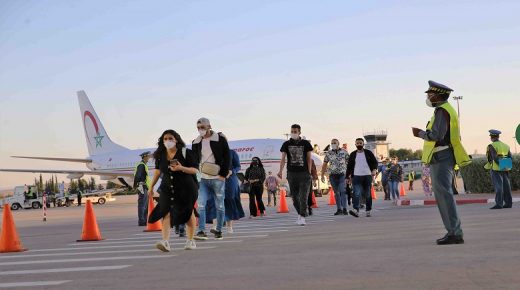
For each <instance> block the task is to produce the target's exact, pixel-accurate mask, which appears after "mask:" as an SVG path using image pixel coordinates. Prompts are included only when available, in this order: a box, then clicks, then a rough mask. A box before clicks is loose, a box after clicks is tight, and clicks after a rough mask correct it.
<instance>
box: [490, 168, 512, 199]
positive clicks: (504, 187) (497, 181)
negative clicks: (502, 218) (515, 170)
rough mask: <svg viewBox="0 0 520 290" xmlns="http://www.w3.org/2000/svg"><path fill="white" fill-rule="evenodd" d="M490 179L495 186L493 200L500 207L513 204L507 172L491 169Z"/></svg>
mask: <svg viewBox="0 0 520 290" xmlns="http://www.w3.org/2000/svg"><path fill="white" fill-rule="evenodd" d="M491 179H492V180H493V186H494V187H495V193H496V195H495V202H496V204H497V206H500V207H504V206H506V207H510V206H512V205H513V197H512V196H511V181H510V180H509V172H507V171H494V170H491Z"/></svg>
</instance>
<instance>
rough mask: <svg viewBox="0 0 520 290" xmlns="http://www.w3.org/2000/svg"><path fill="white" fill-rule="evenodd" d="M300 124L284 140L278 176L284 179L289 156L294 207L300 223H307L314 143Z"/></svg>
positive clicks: (289, 176)
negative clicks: (309, 139) (289, 136)
mask: <svg viewBox="0 0 520 290" xmlns="http://www.w3.org/2000/svg"><path fill="white" fill-rule="evenodd" d="M300 135H301V127H300V125H296V124H295V125H292V126H291V139H289V140H288V141H286V142H284V143H283V145H282V148H281V149H280V152H282V160H281V161H280V171H279V172H278V177H279V178H280V179H282V172H283V169H284V166H285V159H286V158H287V180H288V181H289V187H290V191H291V196H292V199H293V204H294V208H295V209H296V211H297V212H298V221H297V222H296V223H297V224H298V225H302V226H303V225H305V217H306V216H307V207H308V205H307V198H308V196H309V192H310V188H311V168H312V158H311V153H312V149H313V148H312V145H311V143H309V141H307V140H303V139H302V138H301V137H300Z"/></svg>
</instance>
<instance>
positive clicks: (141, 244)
mask: <svg viewBox="0 0 520 290" xmlns="http://www.w3.org/2000/svg"><path fill="white" fill-rule="evenodd" d="M241 242H242V240H232V241H204V244H225V243H241ZM184 244H185V243H170V245H184ZM141 247H153V244H152V243H150V242H135V243H133V244H132V245H125V248H141ZM113 248H121V246H93V247H74V248H66V247H63V248H52V249H38V250H31V252H30V253H33V252H57V251H72V250H74V251H76V250H85V249H87V250H89V249H113ZM19 256H23V255H19Z"/></svg>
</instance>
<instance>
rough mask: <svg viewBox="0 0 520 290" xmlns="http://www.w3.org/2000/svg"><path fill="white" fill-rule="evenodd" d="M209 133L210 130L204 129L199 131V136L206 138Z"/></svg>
mask: <svg viewBox="0 0 520 290" xmlns="http://www.w3.org/2000/svg"><path fill="white" fill-rule="evenodd" d="M207 132H208V130H204V129H199V135H200V137H204V136H206V133H207Z"/></svg>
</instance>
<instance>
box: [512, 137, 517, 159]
mask: <svg viewBox="0 0 520 290" xmlns="http://www.w3.org/2000/svg"><path fill="white" fill-rule="evenodd" d="M513 140H514V141H513V143H515V155H516V154H518V151H516V137H513Z"/></svg>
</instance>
